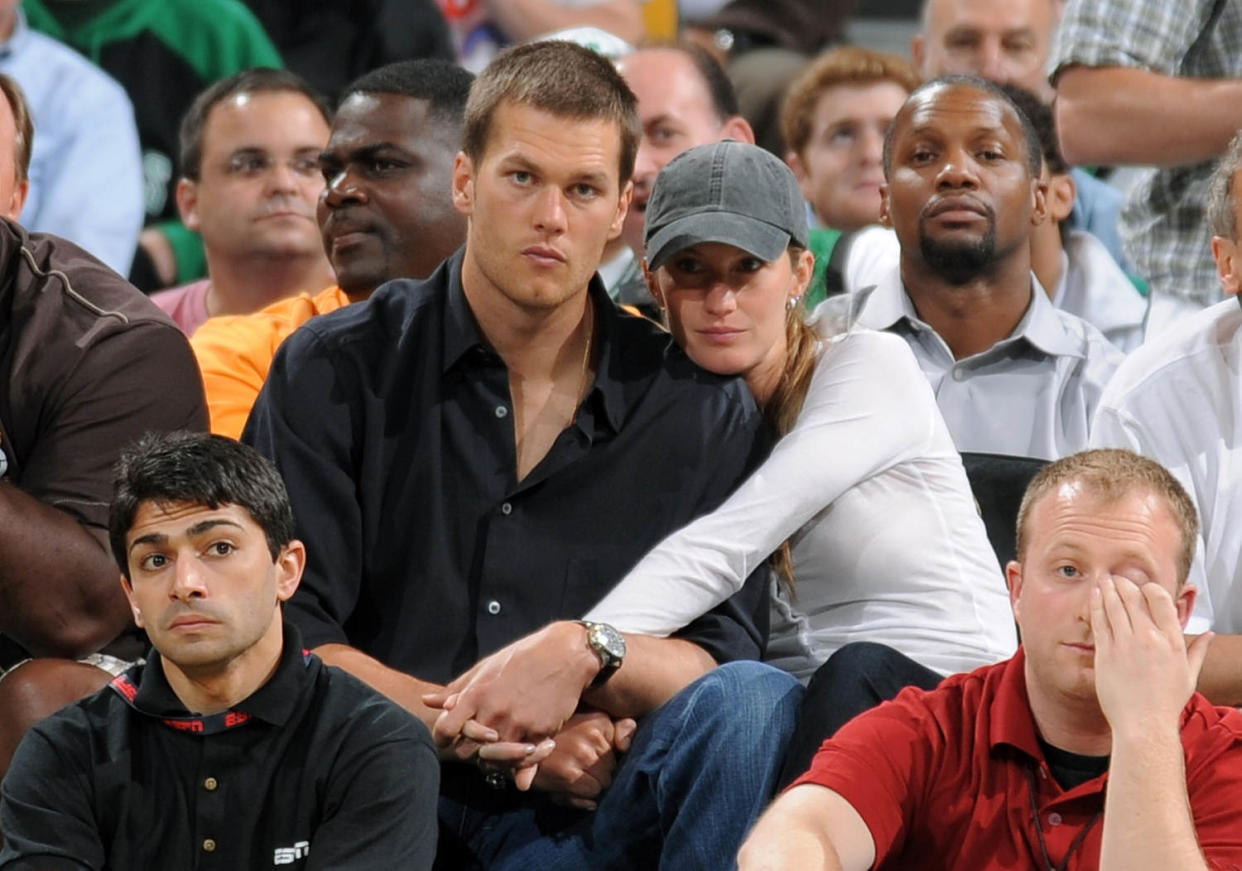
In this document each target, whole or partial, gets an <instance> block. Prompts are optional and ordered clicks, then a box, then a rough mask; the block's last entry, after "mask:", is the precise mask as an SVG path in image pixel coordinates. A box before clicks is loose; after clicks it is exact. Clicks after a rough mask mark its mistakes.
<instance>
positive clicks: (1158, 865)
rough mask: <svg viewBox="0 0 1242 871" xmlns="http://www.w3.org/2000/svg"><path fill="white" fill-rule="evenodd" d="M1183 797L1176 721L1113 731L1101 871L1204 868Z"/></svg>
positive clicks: (1183, 775)
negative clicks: (1125, 731)
mask: <svg viewBox="0 0 1242 871" xmlns="http://www.w3.org/2000/svg"><path fill="white" fill-rule="evenodd" d="M1207 867H1208V866H1207V862H1206V861H1205V860H1204V858H1203V853H1202V851H1200V849H1199V841H1198V838H1197V837H1196V835H1195V827H1194V818H1193V817H1192V815H1191V812H1190V800H1189V799H1188V798H1187V795H1186V770H1185V763H1184V751H1183V749H1182V742H1181V738H1180V736H1179V734H1178V729H1177V722H1176V720H1175V721H1173V722H1171V723H1168V724H1166V725H1163V726H1161V727H1158V728H1157V727H1152V726H1151V725H1150V724H1146V725H1145V726H1144V727H1143V728H1136V729H1133V730H1131V732H1130V733H1129V734H1126V733H1118V732H1114V733H1113V749H1112V758H1111V759H1110V761H1109V766H1108V790H1107V793H1106V795H1105V800H1104V834H1103V844H1102V847H1101V851H1100V871H1142V869H1145V868H1150V869H1153V871H1154V869H1167V868H1177V869H1179V871H1199V869H1202V871H1207Z"/></svg>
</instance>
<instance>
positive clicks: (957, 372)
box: [953, 366, 966, 381]
mask: <svg viewBox="0 0 1242 871" xmlns="http://www.w3.org/2000/svg"><path fill="white" fill-rule="evenodd" d="M965 377H966V370H965V369H963V368H962V367H961V366H956V367H954V369H953V380H954V381H961V380H962V379H963V378H965Z"/></svg>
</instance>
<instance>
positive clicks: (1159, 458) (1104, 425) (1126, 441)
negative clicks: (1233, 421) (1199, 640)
mask: <svg viewBox="0 0 1242 871" xmlns="http://www.w3.org/2000/svg"><path fill="white" fill-rule="evenodd" d="M1112 394H1113V390H1112V389H1111V388H1106V389H1105V393H1104V397H1103V399H1102V401H1101V403H1100V406H1099V408H1098V409H1097V410H1096V413H1095V419H1094V420H1093V421H1092V424H1091V440H1090V446H1091V447H1092V448H1124V449H1126V450H1128V451H1134V453H1136V454H1139V455H1140V456H1144V457H1147V458H1149V459H1152V460H1155V461H1156V462H1158V463H1160V464H1162V465H1163V466H1164V467H1165V468H1167V469H1168V470H1169V472H1170V473H1172V475H1173V477H1175V478H1177V480H1178V482H1179V483H1180V484H1181V485H1182V486H1183V487H1185V488H1186V492H1187V493H1189V494H1190V497H1191V499H1192V500H1196V501H1197V499H1196V497H1197V495H1198V494H1197V492H1196V488H1195V486H1194V481H1192V480H1191V479H1190V473H1189V470H1188V469H1187V467H1186V463H1185V461H1184V460H1181V461H1177V462H1172V461H1171V460H1170V455H1169V452H1167V451H1164V450H1162V448H1161V446H1159V445H1158V444H1156V439H1155V438H1154V437H1153V436H1152V434H1151V433H1150V431H1149V430H1148V429H1147V428H1146V427H1144V426H1143V425H1142V423H1141V422H1140V421H1138V420H1137V419H1136V418H1135V417H1134V416H1133V415H1131V414H1130V413H1128V412H1127V411H1126V410H1125V408H1123V407H1121V405H1120V404H1118V403H1116V402H1114V401H1111V400H1113V396H1112ZM1196 507H1197V506H1196ZM1203 554H1204V540H1203V527H1202V525H1200V527H1199V538H1198V540H1197V541H1196V542H1195V558H1194V561H1193V562H1192V563H1191V564H1190V574H1189V575H1188V576H1187V578H1186V580H1187V583H1191V584H1194V585H1195V589H1196V590H1198V595H1197V596H1196V598H1195V607H1194V610H1193V611H1192V612H1191V615H1190V620H1189V622H1187V624H1186V631H1187V632H1188V633H1190V634H1191V635H1200V634H1202V633H1204V632H1207V631H1208V630H1209V629H1211V628H1212V624H1213V623H1214V622H1215V618H1216V613H1215V609H1214V608H1213V607H1212V591H1211V589H1210V587H1209V585H1208V583H1207V571H1206V569H1204V567H1203Z"/></svg>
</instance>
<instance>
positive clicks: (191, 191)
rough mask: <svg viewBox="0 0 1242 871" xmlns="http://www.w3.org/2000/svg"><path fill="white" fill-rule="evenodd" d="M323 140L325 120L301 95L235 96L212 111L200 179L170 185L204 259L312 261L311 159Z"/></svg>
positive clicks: (316, 181) (316, 244) (315, 169)
mask: <svg viewBox="0 0 1242 871" xmlns="http://www.w3.org/2000/svg"><path fill="white" fill-rule="evenodd" d="M327 141H328V124H327V122H326V121H324V119H323V116H322V115H321V114H320V113H319V110H318V109H317V108H316V107H315V104H314V103H312V102H311V101H310V100H308V99H307V98H306V97H304V96H303V95H302V94H298V93H293V92H289V91H274V92H260V93H256V94H235V95H233V96H231V97H229V98H227V99H225V100H223V101H222V102H220V103H217V104H216V105H215V106H213V107H212V109H211V111H210V112H208V114H207V121H206V124H205V125H204V128H203V153H202V164H201V168H200V170H199V180H198V181H192V180H190V179H182V180H181V182H180V183H179V184H178V187H177V205H178V207H179V208H180V210H181V217H182V220H184V221H185V224H186V226H187V227H190V228H191V229H194V230H198V231H200V232H201V233H202V234H203V243H204V246H205V247H206V248H207V253H208V256H209V257H222V258H227V257H235V258H239V259H245V258H251V257H256V256H258V257H274V258H287V257H313V256H317V255H318V254H319V251H320V250H321V249H320V241H319V226H318V224H317V223H316V222H315V201H316V200H317V199H318V198H319V191H320V190H321V189H322V188H323V180H322V179H321V177H320V175H319V165H318V163H317V158H318V156H319V152H320V150H321V149H322V148H323V146H324V143H326V142H327Z"/></svg>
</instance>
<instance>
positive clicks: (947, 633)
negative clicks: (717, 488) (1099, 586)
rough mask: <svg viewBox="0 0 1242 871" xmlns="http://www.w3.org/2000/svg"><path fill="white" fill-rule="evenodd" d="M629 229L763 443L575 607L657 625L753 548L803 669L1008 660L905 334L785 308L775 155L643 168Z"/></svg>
mask: <svg viewBox="0 0 1242 871" xmlns="http://www.w3.org/2000/svg"><path fill="white" fill-rule="evenodd" d="M645 232H646V240H647V262H646V270H647V279H648V285H649V287H650V289H651V293H652V296H653V297H654V298H655V300H656V302H657V303H658V304H659V305H660V307H661V308H662V309H663V311H664V313H665V316H666V318H667V321H668V327H669V329H670V331H671V332H672V335H673V338H674V340H675V341H676V342H677V344H679V345H680V346H681V347H682V348H684V349H685V351H686V353H687V354H688V355H689V357H690V358H691V359H692V360H694V362H695V363H697V364H698V365H700V366H702V367H703V368H704V369H707V370H709V371H712V372H716V373H719V374H722V375H739V376H741V377H743V378H745V379H746V383H747V385H748V386H749V387H750V389H751V391H752V392H753V394H754V396H755V399H756V400H757V401H758V403H759V405H760V406H761V407H762V408H763V410H764V413H765V415H766V417H767V418H768V420H769V422H770V423H771V424H772V426H773V427H774V429H775V430H776V432H777V434H778V435H779V436H780V440H779V441H778V442H777V444H776V446H775V447H774V448H773V450H772V453H771V455H770V456H769V457H768V459H767V460H766V461H765V462H764V463H763V465H762V466H761V467H760V468H759V469H758V470H757V471H756V472H755V473H754V474H753V475H752V476H751V477H750V478H749V479H748V480H747V481H745V482H744V483H743V484H742V485H741V486H740V487H739V488H738V489H737V491H736V492H735V493H734V494H733V495H732V496H731V497H730V498H729V499H727V500H726V501H725V502H724V503H723V504H722V505H721V506H720V507H719V508H718V509H717V510H716V511H714V512H712V513H711V514H709V515H706V516H704V517H702V518H700V519H698V520H697V521H695V522H693V523H692V524H690V525H689V526H687V527H686V528H684V529H683V530H681V531H680V532H677V533H674V534H673V535H672V536H670V537H669V538H667V539H666V540H665V541H664V542H662V543H661V544H660V545H659V546H658V547H657V548H656V549H655V550H653V551H652V552H651V553H649V554H648V555H647V556H646V557H644V558H643V559H642V560H641V561H640V562H639V563H638V565H637V566H635V567H634V569H633V570H632V571H631V572H630V573H629V574H628V575H627V576H626V577H625V578H624V579H623V580H622V581H621V582H620V583H619V584H618V585H617V586H616V587H615V588H614V589H613V591H612V592H611V593H610V594H609V595H608V596H607V597H606V598H605V599H604V600H603V601H602V602H601V603H600V604H599V605H598V606H596V607H595V608H594V609H592V611H591V612H590V613H589V614H588V615H587V619H588V620H596V621H600V622H605V623H610V624H612V625H614V626H616V627H617V628H619V629H621V630H622V631H629V632H638V633H645V634H651V635H668V634H670V633H672V632H674V631H676V630H677V629H678V628H680V627H682V626H684V625H686V624H688V623H689V622H690V621H692V620H693V619H694V618H696V617H697V616H698V615H700V614H702V613H703V612H705V611H707V610H708V609H709V608H711V607H712V606H714V605H715V604H717V603H719V602H721V601H723V600H724V599H725V598H727V597H728V596H730V595H732V594H733V593H734V592H736V591H737V590H739V589H740V588H741V586H742V583H743V581H744V580H745V579H746V577H747V575H748V574H749V573H750V572H751V571H753V570H754V569H755V568H756V567H757V566H760V565H761V564H762V563H763V562H764V560H769V561H770V562H771V563H772V565H773V566H774V568H775V569H776V571H777V574H778V578H779V583H777V584H775V585H774V586H773V593H772V628H771V639H770V641H769V643H768V648H767V655H766V658H767V659H768V661H770V662H771V663H772V664H774V665H777V666H779V667H781V668H784V669H785V670H787V671H790V672H792V673H793V674H794V675H796V676H797V677H799V678H800V679H802V680H804V681H806V680H808V679H810V678H811V677H812V675H813V674H815V672H816V670H817V669H818V668H819V667H820V666H821V665H822V664H823V663H824V662H825V660H827V659H828V657H829V656H831V655H832V654H833V653H835V652H836V651H837V650H839V649H840V648H841V647H843V646H845V645H846V644H849V643H851V642H855V641H870V642H878V643H879V644H881V645H885V646H886V647H887V648H891V649H892V650H893V651H897V652H899V653H898V654H894V658H895V659H897V660H898V661H900V662H901V663H903V666H902V673H903V674H906V675H908V677H906V678H905V680H907V681H911V682H918V683H925V684H926V683H930V684H933V685H934V683H935V682H938V680H939V678H940V676H942V675H946V674H951V673H954V672H959V671H966V670H970V669H973V668H976V667H978V666H981V665H986V664H990V663H993V662H996V661H998V660H1000V659H1003V658H1005V657H1007V656H1009V655H1011V654H1012V653H1013V651H1014V648H1015V647H1016V643H1017V641H1016V638H1015V634H1014V627H1013V620H1012V617H1011V615H1010V611H1009V603H1008V598H1007V596H1006V593H1005V583H1004V578H1003V576H1002V574H1001V571H1000V567H999V565H998V564H997V561H996V556H995V554H994V553H993V551H992V549H991V546H990V545H989V543H988V539H987V535H986V533H985V531H984V526H983V523H982V521H981V520H980V518H979V514H978V512H977V511H976V509H975V503H974V498H973V496H972V495H971V491H970V486H969V484H968V482H967V479H966V474H965V471H964V469H963V467H962V463H961V459H960V457H959V456H958V453H957V451H956V449H955V448H954V445H953V441H952V438H951V437H950V436H949V432H948V429H947V428H946V426H945V423H944V421H943V419H942V418H941V416H940V412H939V409H938V408H937V406H936V402H935V398H934V396H933V395H932V391H931V388H930V386H929V385H928V382H927V379H926V377H925V376H924V375H923V373H922V371H921V370H920V369H919V367H918V364H917V362H916V361H915V359H914V356H913V355H912V354H911V352H910V349H909V348H908V347H907V345H906V343H905V341H904V340H902V339H901V338H899V337H897V336H893V335H889V334H887V333H877V332H873V331H870V330H863V329H835V328H831V327H829V325H827V324H825V323H821V324H818V325H817V326H816V327H812V326H809V325H808V324H807V322H806V321H805V320H804V318H803V315H802V307H801V305H800V304H799V301H800V298H801V296H802V294H803V292H804V291H805V290H806V289H807V284H808V282H809V281H810V277H811V274H812V269H813V266H814V258H813V255H812V254H811V253H810V252H809V251H808V250H807V224H806V208H805V204H804V202H803V200H802V196H801V193H800V191H799V189H798V184H797V181H796V180H795V178H794V176H793V173H792V172H790V170H789V169H788V167H786V166H785V164H783V163H781V162H780V161H779V160H778V159H777V158H776V157H774V156H773V155H771V154H770V153H769V152H767V151H765V150H763V149H761V148H758V147H755V146H752V145H746V144H743V143H739V142H732V141H729V142H721V143H715V144H712V145H704V146H700V147H698V148H693V149H691V150H690V151H687V152H685V153H684V154H682V155H680V156H679V157H677V158H676V159H675V160H673V161H671V162H670V163H669V164H668V165H667V166H666V167H665V168H664V170H663V171H662V172H661V173H660V175H659V177H658V178H657V180H656V183H655V187H654V190H653V192H652V196H651V199H650V200H649V202H648V205H647V215H646V231H645ZM871 650H872V652H874V651H875V650H876V648H872V649H871ZM885 655H887V652H886V653H885ZM910 660H913V661H912V662H911V661H910ZM906 665H908V666H909V667H908V668H906V667H905V666H906ZM895 689H896V688H894V690H893V691H894V692H895ZM815 697H816V692H815V683H814V682H813V683H812V690H811V693H810V695H809V696H808V699H807V705H806V707H804V710H803V721H804V726H805V728H800V733H805V734H804V735H802V737H801V738H799V737H798V736H795V746H794V747H792V748H791V751H790V756H789V759H788V761H787V763H786V772H787V773H793V774H797V773H800V771H801V770H803V769H805V767H806V764H807V763H809V761H810V756H811V755H813V753H814V750H815V749H816V747H818V744H819V742H820V741H821V740H822V739H823V737H825V736H824V735H823V734H819V733H818V731H817V730H818V729H820V728H821V727H820V726H819V725H817V724H820V723H828V722H834V721H835V720H836V718H837V716H839V714H840V712H837V711H826V712H825V711H815V710H813V708H814V705H815V703H814V702H813V699H814V698H815ZM851 713H855V712H851Z"/></svg>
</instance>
